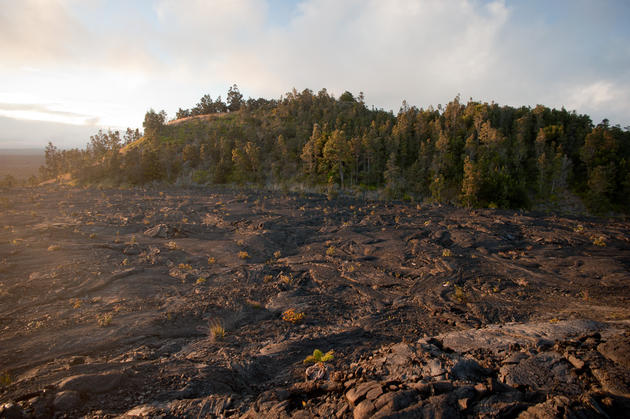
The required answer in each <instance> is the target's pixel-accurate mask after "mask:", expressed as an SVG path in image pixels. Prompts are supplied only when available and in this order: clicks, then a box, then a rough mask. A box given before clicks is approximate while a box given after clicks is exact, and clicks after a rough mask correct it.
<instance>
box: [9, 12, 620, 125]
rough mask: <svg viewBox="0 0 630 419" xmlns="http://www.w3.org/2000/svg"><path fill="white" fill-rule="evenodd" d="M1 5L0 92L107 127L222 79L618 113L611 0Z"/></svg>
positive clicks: (257, 88)
mask: <svg viewBox="0 0 630 419" xmlns="http://www.w3.org/2000/svg"><path fill="white" fill-rule="evenodd" d="M0 2H2V3H1V7H0V50H1V51H2V54H3V55H2V60H0V102H5V103H18V104H19V103H21V104H40V105H50V104H54V107H53V108H51V107H50V106H49V108H48V109H49V110H51V109H52V110H54V111H57V112H67V113H76V114H81V115H85V116H86V118H85V119H86V120H87V119H90V120H93V118H100V121H102V123H103V124H107V125H114V126H140V125H141V123H142V118H143V115H144V112H145V111H146V110H147V109H148V108H149V107H153V108H156V109H162V108H164V109H166V110H167V111H168V112H169V114H170V115H173V113H174V112H175V111H176V109H177V108H178V107H190V106H194V104H195V102H196V101H197V100H198V99H199V98H200V97H201V96H202V95H203V94H205V93H210V94H212V96H213V97H216V96H218V95H219V94H221V95H225V92H226V90H227V87H228V86H229V85H231V84H232V83H235V82H236V83H238V84H239V86H240V87H241V89H242V91H243V93H244V94H245V95H246V96H247V95H250V96H264V97H268V98H269V97H272V98H277V97H279V96H280V95H281V94H282V93H284V92H287V91H289V90H291V89H292V88H293V87H295V88H297V89H298V90H301V89H304V88H311V89H314V90H318V89H320V88H324V87H325V88H327V89H328V90H329V91H331V92H333V93H335V94H337V95H339V94H341V93H342V92H343V91H344V90H350V91H352V92H353V93H358V92H359V91H363V92H365V95H366V98H367V103H368V104H373V105H375V106H377V107H384V108H385V109H393V110H397V109H398V106H399V105H400V103H401V101H402V100H403V99H406V100H407V101H408V102H409V103H410V104H416V105H419V106H425V107H426V106H428V105H431V104H433V105H436V104H438V103H445V102H447V101H449V100H450V99H452V98H453V97H454V96H455V95H456V94H457V93H461V94H462V97H463V98H464V100H465V99H467V98H468V97H469V96H472V97H473V98H474V99H477V100H486V101H492V100H494V101H496V102H498V103H500V104H509V105H514V106H520V105H532V106H533V105H535V104H537V103H543V104H546V105H549V106H563V105H564V106H566V107H567V108H569V109H572V108H575V109H577V111H578V112H588V113H592V116H593V120H595V121H597V120H598V119H599V120H600V119H601V118H603V117H608V118H610V119H611V121H612V122H613V123H616V122H620V123H622V125H624V124H626V125H627V124H629V123H630V120H628V115H630V99H629V98H630V83H628V82H625V80H628V79H630V73H629V72H628V65H629V64H630V49H629V48H628V47H627V44H628V42H627V41H628V36H627V34H626V35H624V34H623V33H621V32H620V30H622V29H619V28H617V31H616V32H615V34H614V35H610V33H612V31H609V30H608V29H610V28H609V25H610V23H609V22H608V21H607V19H608V18H610V17H614V18H615V19H618V20H619V21H624V19H621V18H619V16H618V15H619V14H621V15H623V13H624V12H623V11H622V12H619V11H618V10H616V9H617V8H616V7H614V6H613V5H611V4H606V5H604V6H601V5H599V4H596V3H592V4H591V3H580V4H579V5H577V6H573V3H571V2H568V3H562V4H556V3H554V4H550V5H548V4H547V3H545V2H538V3H536V2H535V1H534V2H533V3H532V2H505V1H502V0H496V1H487V0H452V1H443V0H388V1H383V0H345V1H338V0H302V1H300V2H299V3H297V4H295V5H293V6H291V7H292V9H291V11H290V13H283V14H282V15H281V16H282V17H283V18H285V19H287V20H286V21H285V22H280V21H278V15H274V13H276V12H275V11H274V10H273V9H272V8H271V4H272V3H270V2H269V1H265V0H154V1H153V2H127V1H123V0H107V1H105V0H20V1H9V0H0ZM278 4H280V2H275V3H274V5H275V6H274V7H278V6H277V5H278ZM282 4H283V7H288V6H286V5H287V4H288V3H282ZM624 10H629V9H628V8H626V9H624ZM593 16H595V17H593ZM626 20H627V19H626ZM623 30H625V29H623ZM620 33H621V34H620ZM624 33H625V32H624ZM607 34H608V35H607ZM6 112H7V111H6V110H5V113H4V114H5V115H8V114H7V113H6ZM42 114H46V115H48V118H49V119H54V118H57V119H55V120H57V121H62V122H68V120H67V119H64V120H60V119H59V118H60V117H61V116H63V115H62V114H60V113H57V114H55V113H50V112H48V113H46V112H43V113H42V112H40V115H39V117H40V118H41V115H42ZM12 115H13V114H12ZM13 116H15V115H13ZM22 116H24V115H22ZM30 117H34V115H31V116H30ZM73 121H78V119H77V120H73Z"/></svg>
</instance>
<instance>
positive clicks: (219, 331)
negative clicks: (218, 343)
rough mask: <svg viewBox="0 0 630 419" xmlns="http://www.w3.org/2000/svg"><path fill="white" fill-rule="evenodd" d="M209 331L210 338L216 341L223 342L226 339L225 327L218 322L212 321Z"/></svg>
mask: <svg viewBox="0 0 630 419" xmlns="http://www.w3.org/2000/svg"><path fill="white" fill-rule="evenodd" d="M208 330H209V331H210V337H212V339H214V340H221V339H223V338H224V337H225V327H224V326H223V323H221V322H220V321H218V320H213V321H211V322H210V325H209V327H208Z"/></svg>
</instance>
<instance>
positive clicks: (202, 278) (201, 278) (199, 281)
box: [195, 277, 207, 285]
mask: <svg viewBox="0 0 630 419" xmlns="http://www.w3.org/2000/svg"><path fill="white" fill-rule="evenodd" d="M206 281H207V279H206V278H204V277H199V278H197V281H196V282H195V284H197V285H203V284H205V283H206Z"/></svg>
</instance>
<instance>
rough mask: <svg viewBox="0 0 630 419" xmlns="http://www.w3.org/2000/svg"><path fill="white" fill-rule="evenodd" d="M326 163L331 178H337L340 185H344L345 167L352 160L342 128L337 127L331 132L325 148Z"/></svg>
mask: <svg viewBox="0 0 630 419" xmlns="http://www.w3.org/2000/svg"><path fill="white" fill-rule="evenodd" d="M323 157H324V161H325V164H326V165H327V166H328V167H329V169H330V171H329V179H333V180H334V179H335V178H337V179H338V180H339V186H340V187H341V188H342V189H343V187H344V172H345V167H346V166H347V165H348V161H349V160H350V158H351V156H350V151H349V147H348V144H347V140H346V137H345V134H344V132H343V131H342V130H339V129H336V130H334V131H333V132H332V134H330V137H329V138H328V141H326V145H324V149H323Z"/></svg>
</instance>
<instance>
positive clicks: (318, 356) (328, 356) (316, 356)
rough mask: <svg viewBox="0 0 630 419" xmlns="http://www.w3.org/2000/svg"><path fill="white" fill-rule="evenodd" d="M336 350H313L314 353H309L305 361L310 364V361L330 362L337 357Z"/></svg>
mask: <svg viewBox="0 0 630 419" xmlns="http://www.w3.org/2000/svg"><path fill="white" fill-rule="evenodd" d="M334 353H335V352H334V351H333V350H330V351H328V352H326V353H323V352H322V351H320V350H319V349H315V350H314V351H313V355H309V356H307V357H306V359H304V363H305V364H309V363H313V364H315V363H318V362H328V361H332V360H333V359H335V356H334V355H333V354H334Z"/></svg>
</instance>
